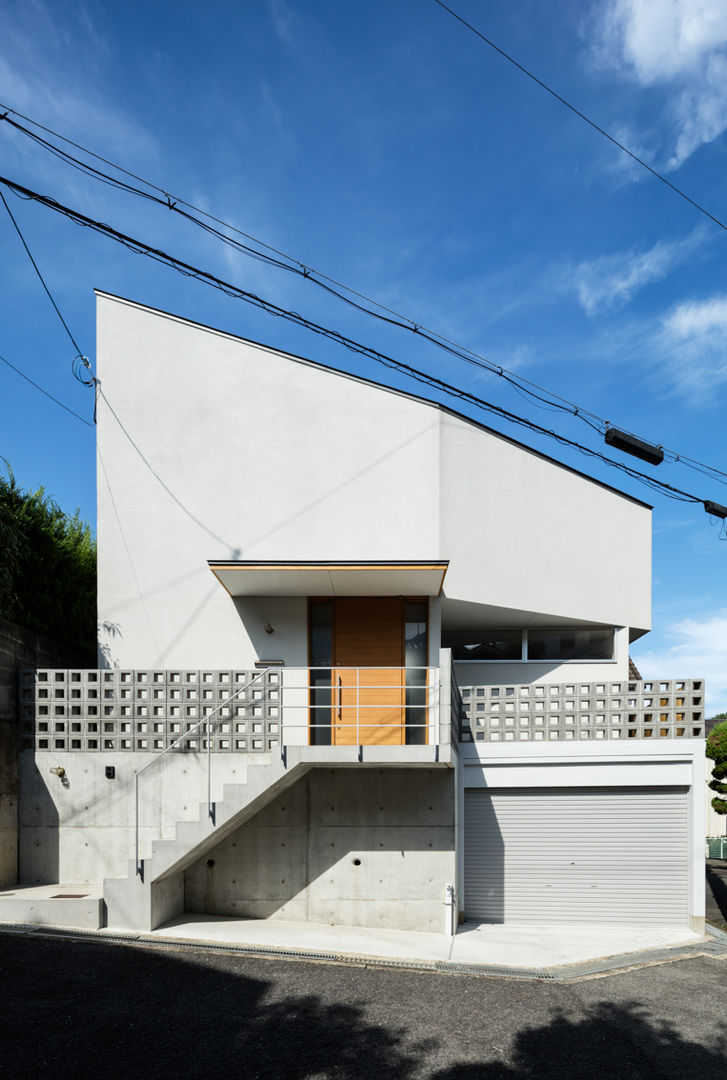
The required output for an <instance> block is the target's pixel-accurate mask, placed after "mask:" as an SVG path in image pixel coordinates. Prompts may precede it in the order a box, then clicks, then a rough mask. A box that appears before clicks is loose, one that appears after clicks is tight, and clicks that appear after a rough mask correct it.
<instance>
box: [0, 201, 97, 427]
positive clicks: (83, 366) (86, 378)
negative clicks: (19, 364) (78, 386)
mask: <svg viewBox="0 0 727 1080" xmlns="http://www.w3.org/2000/svg"><path fill="white" fill-rule="evenodd" d="M0 199H2V202H3V206H4V207H5V209H6V210H7V212H8V216H9V218H10V220H11V221H12V223H13V226H14V227H15V231H16V233H17V234H18V236H19V237H20V242H21V244H22V245H23V247H24V248H25V251H26V254H27V256H28V258H29V259H30V262H31V264H32V266H33V269H34V270H35V272H36V274H37V275H38V278H39V279H40V283H41V285H42V286H43V288H44V289H45V292H46V295H47V297H48V299H49V300H50V302H51V304H52V305H53V309H54V311H55V313H56V315H57V316H58V318H59V319H60V320H61V323H62V325H63V329H64V330H65V332H66V333H67V334H68V337H69V339H70V342H71V345H73V348H74V349H75V350H76V355H75V356H74V358H73V361H72V363H71V370H72V371H73V375H74V377H75V378H76V379H78V381H79V382H80V383H82V384H83V385H84V386H94V385H95V383H96V380H95V378H94V376H93V374H92V373H91V364H90V363H89V360H88V357H87V356H84V354H83V353H82V352H81V349H80V346H79V344H78V342H77V341H76V339H75V337H74V336H73V334H72V333H71V331H70V329H69V327H68V323H67V322H66V320H65V319H64V318H63V316H62V315H61V309H60V308H59V307H58V304H57V303H56V302H55V299H54V297H53V294H52V292H51V291H50V289H49V288H48V286H47V284H46V282H45V278H44V277H43V275H42V274H41V272H40V268H39V266H38V264H37V262H36V261H35V259H34V258H33V254H32V252H31V250H30V248H29V247H28V244H27V241H26V239H25V237H24V236H23V234H22V232H21V230H20V226H19V225H18V223H17V221H16V220H15V217H14V216H13V212H12V210H11V209H10V207H9V206H8V204H7V202H6V201H5V196H4V195H3V193H2V192H1V191H0ZM5 363H9V361H5ZM12 366H13V365H12V364H10V367H12ZM15 370H17V369H15ZM18 374H21V375H22V372H18ZM23 378H26V376H25V375H23ZM28 381H29V382H32V380H31V379H29V380H28ZM36 385H37V384H36V383H33V386H36ZM37 388H38V390H42V387H40V386H38V387H37ZM42 392H43V393H46V391H45V390H42ZM48 397H52V395H51V394H48ZM53 400H54V401H55V398H53ZM58 404H59V405H61V402H60V401H59V402H58ZM62 407H63V408H64V409H65V407H66V406H65V405H63V406H62ZM69 411H72V410H69ZM77 415H78V414H77V413H74V416H77ZM93 418H94V421H95V419H96V409H95V407H94V414H93Z"/></svg>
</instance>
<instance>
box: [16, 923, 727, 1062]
mask: <svg viewBox="0 0 727 1080" xmlns="http://www.w3.org/2000/svg"><path fill="white" fill-rule="evenodd" d="M0 972H2V1008H0V1076H2V1077H3V1078H5V1077H12V1078H13V1080H21V1078H22V1080H25V1078H31V1077H32V1078H35V1077H54V1078H61V1080H64V1078H66V1077H68V1078H74V1080H99V1078H110V1080H113V1078H115V1077H119V1078H121V1077H124V1078H127V1080H134V1078H137V1077H145V1078H146V1077H152V1078H154V1080H163V1078H167V1077H173V1078H186V1077H194V1078H197V1080H208V1078H209V1080H212V1078H215V1080H219V1078H223V1080H228V1078H230V1080H231V1078H233V1077H234V1078H245V1080H248V1078H255V1077H265V1078H268V1077H270V1078H272V1077H274V1078H276V1080H277V1078H281V1080H283V1078H284V1080H287V1078H291V1080H303V1078H311V1080H327V1078H329V1077H330V1078H342V1080H359V1078H361V1080H363V1078H369V1077H393V1078H407V1080H409V1078H412V1080H415V1078H416V1080H419V1078H437V1080H536V1078H537V1080H549V1078H553V1080H556V1078H557V1080H576V1078H577V1080H596V1078H598V1080H637V1078H638V1080H647V1078H648V1080H662V1078H664V1080H666V1078H669V1080H672V1078H673V1080H677V1078H678V1080H684V1078H685V1077H690V1078H691V1077H694V1078H699V1080H712V1078H715V1080H717V1078H719V1080H724V1078H725V1075H726V1070H727V1025H726V1024H725V1007H724V1003H725V989H726V988H727V960H720V959H717V958H711V957H710V958H702V957H697V958H693V959H689V960H682V961H677V962H671V963H667V964H661V965H657V966H652V967H647V968H641V969H639V970H637V971H632V972H626V973H623V974H618V975H611V976H608V977H599V978H591V979H588V980H584V981H580V982H577V983H568V984H562V983H548V982H529V981H519V980H515V979H502V978H476V977H471V976H458V975H451V974H430V973H413V972H408V971H395V970H382V969H373V968H368V969H367V968H359V967H346V966H342V965H334V964H312V963H307V962H305V963H304V962H300V961H285V960H278V959H256V958H250V957H244V956H240V955H235V954H223V953H219V952H204V951H196V950H191V949H189V948H184V949H174V948H171V947H165V948H162V947H158V946H157V947H153V948H149V947H146V946H143V947H142V946H134V945H122V944H112V943H101V942H96V941H94V942H85V941H71V940H57V939H55V940H54V939H51V938H44V937H42V936H40V935H39V934H30V935H27V936H22V935H15V934H0Z"/></svg>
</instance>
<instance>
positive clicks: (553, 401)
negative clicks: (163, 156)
mask: <svg viewBox="0 0 727 1080" xmlns="http://www.w3.org/2000/svg"><path fill="white" fill-rule="evenodd" d="M448 10H449V9H448ZM0 108H6V109H7V107H6V106H1V105H0ZM10 112H12V113H13V114H14V115H16V116H22V117H23V119H24V120H27V121H28V123H31V124H33V125H34V126H35V127H38V128H40V129H41V130H43V131H46V132H47V133H48V134H50V135H53V136H55V137H56V138H58V139H61V140H62V141H63V142H66V143H68V145H70V146H74V147H76V148H77V149H79V150H81V151H82V152H83V153H85V154H87V155H89V156H90V157H93V158H95V159H96V160H97V161H102V162H104V164H107V165H110V166H111V168H113V169H116V170H117V171H118V172H121V173H123V174H124V175H126V176H130V177H131V178H132V179H135V180H139V182H140V183H142V184H144V185H145V186H146V187H149V188H151V189H152V190H154V191H158V192H159V193H161V194H162V195H163V196H164V199H159V198H157V197H155V196H154V195H150V194H149V192H146V191H143V190H141V189H139V188H137V187H135V186H134V185H132V184H127V183H126V182H124V181H120V180H118V179H116V178H115V177H112V176H109V175H108V174H107V173H104V172H103V171H102V170H100V169H96V168H95V167H94V166H92V165H89V164H87V163H86V162H83V161H80V160H79V159H78V158H76V157H74V156H73V155H72V154H68V153H67V152H66V151H64V150H62V149H61V148H60V147H56V146H54V145H53V144H52V143H50V142H49V141H48V140H47V139H43V138H42V137H41V136H39V135H36V134H35V133H34V132H32V131H29V130H28V129H27V128H25V127H24V126H23V125H22V124H19V123H17V121H15V120H11V119H10V118H9V116H8V113H10ZM0 120H6V121H7V122H8V123H9V124H10V125H11V126H12V127H13V128H15V129H16V130H17V131H19V132H21V133H22V134H24V135H26V136H27V137H29V138H30V139H32V140H33V141H34V142H36V143H37V144H38V145H40V146H42V147H43V148H44V149H46V150H48V151H49V152H50V153H52V154H54V155H55V156H56V157H58V158H60V160H62V161H64V162H65V163H66V164H68V165H70V166H71V167H72V168H75V169H77V170H78V171H80V172H82V173H84V174H86V175H90V176H92V177H93V178H95V179H97V180H99V181H100V182H101V183H104V184H107V185H109V186H111V187H114V188H117V189H118V190H122V191H126V192H127V193H129V194H132V195H137V196H139V197H141V198H144V199H147V200H148V201H150V202H153V203H156V204H158V205H160V206H163V207H165V208H166V209H169V210H171V211H174V212H176V213H178V214H181V216H182V217H184V218H186V219H187V220H188V221H190V222H192V223H193V224H195V225H198V226H199V227H200V228H202V229H204V230H205V231H206V232H208V233H210V234H211V235H213V236H216V237H217V238H218V239H220V240H222V241H223V242H224V243H226V244H227V245H228V246H230V247H233V248H234V249H236V250H238V251H240V252H242V253H243V254H245V255H247V256H249V257H252V258H255V259H258V260H259V261H261V262H264V263H267V264H268V265H271V266H274V267H276V268H278V269H281V270H287V271H289V272H292V273H295V274H298V275H299V276H301V277H303V278H305V279H306V280H308V281H311V282H312V283H313V284H315V285H318V286H319V287H320V288H323V289H324V290H325V291H326V292H328V293H330V294H331V295H333V296H336V297H337V298H338V299H339V300H342V301H343V302H344V303H346V304H349V305H350V306H352V307H354V308H356V309H357V310H358V311H361V312H363V313H364V314H367V315H371V316H372V317H373V318H376V319H379V320H381V321H383V322H386V323H388V324H389V325H391V326H396V327H398V328H400V329H403V330H407V331H410V332H412V333H415V334H417V335H418V336H419V337H421V338H423V339H424V340H426V341H429V342H430V343H431V344H433V345H436V346H437V348H440V349H442V350H443V351H445V352H447V353H449V354H450V355H452V356H454V357H456V358H459V359H461V360H463V361H465V363H468V364H472V365H473V366H475V367H479V368H481V369H483V370H484V371H487V372H489V373H490V374H495V375H498V376H499V377H500V378H502V379H504V380H505V381H506V382H507V383H509V384H510V385H511V386H512V387H513V389H514V390H515V391H516V392H517V393H518V394H520V396H521V397H523V396H524V395H527V396H528V398H530V399H531V400H532V401H534V402H536V404H537V403H538V402H540V405H537V407H539V408H545V409H547V410H549V411H560V412H564V413H568V414H570V415H572V416H574V417H575V418H576V419H579V420H581V421H583V423H585V424H587V425H588V427H590V428H592V429H593V430H594V431H597V432H598V433H599V434H600V435H604V434H605V432H606V430H607V428H608V427H609V426H610V421H608V420H606V419H605V418H603V417H601V416H598V414H597V413H593V412H590V411H589V410H588V409H584V408H582V407H581V406H579V405H576V404H575V402H572V401H569V400H568V399H567V398H563V397H561V396H560V395H559V394H556V393H554V392H553V391H552V390H548V389H547V388H545V387H543V386H540V385H539V384H538V383H535V382H532V381H531V380H530V379H523V377H522V376H520V375H516V374H515V373H514V372H511V371H508V370H507V368H504V367H502V366H501V365H498V364H495V363H493V362H492V361H490V360H487V359H486V358H485V357H483V356H481V355H479V354H478V353H475V352H473V351H472V350H471V349H468V348H466V347H465V346H460V345H457V344H456V343H455V342H453V341H451V340H450V339H449V338H446V337H444V336H443V335H441V334H439V333H437V332H436V331H434V330H429V329H427V328H426V327H424V326H422V325H420V324H417V323H416V322H414V320H412V319H410V318H409V317H408V316H406V315H401V314H400V313H398V312H396V311H394V310H393V309H391V308H387V307H386V306H385V305H383V304H380V303H379V302H378V301H376V300H372V299H371V298H370V297H367V296H365V295H364V294H363V293H360V292H357V291H356V290H354V289H351V288H350V287H349V286H347V285H343V284H342V283H341V282H338V281H336V280H335V278H331V277H328V276H327V275H326V274H323V273H322V272H321V271H317V270H314V269H312V268H311V267H309V266H307V265H306V264H304V263H302V262H300V261H299V260H297V259H294V258H293V257H292V256H289V255H286V254H285V253H284V252H281V251H279V250H278V249H277V248H273V247H271V246H270V245H269V244H266V243H265V242H264V241H262V240H258V239H256V238H255V237H253V236H251V235H250V234H249V233H244V232H242V231H241V230H240V229H237V228H236V227H235V226H234V225H230V224H229V223H227V222H224V221H222V220H221V219H220V218H216V217H215V216H214V215H212V214H209V213H207V212H206V211H204V210H201V209H200V208H199V207H195V206H194V205H193V204H191V203H188V202H185V200H184V199H181V198H178V197H176V196H172V195H169V193H168V192H166V191H165V190H164V189H163V188H160V187H158V186H156V185H155V184H152V183H151V182H150V181H148V180H144V179H143V178H141V177H139V176H137V175H136V173H133V172H130V171H129V170H128V169H125V168H123V167H122V166H121V165H117V164H115V163H114V162H111V161H109V160H108V159H107V158H104V157H101V156H100V155H99V154H96V153H95V152H94V151H93V150H89V149H88V148H87V147H83V146H81V145H80V144H78V143H75V142H73V140H72V139H68V138H66V137H65V136H64V135H60V134H59V133H58V132H56V131H53V129H52V128H47V127H44V125H43V124H39V123H38V122H37V121H35V120H32V119H30V118H29V117H27V116H24V114H23V113H19V112H17V111H16V110H14V109H7V111H6V112H5V114H4V115H0ZM180 206H186V207H188V208H189V209H191V210H194V211H195V213H199V214H202V215H203V216H204V217H207V218H208V219H209V220H212V221H216V222H217V223H218V224H220V225H222V226H223V227H224V228H226V229H230V230H231V231H232V232H235V233H237V234H238V235H240V236H244V237H245V238H246V239H249V240H251V241H252V242H253V243H255V244H258V245H259V246H261V247H264V248H266V249H267V250H268V251H274V252H275V253H276V254H277V255H280V256H281V259H286V260H287V262H281V261H280V259H273V258H271V257H270V256H268V255H265V254H264V253H263V252H259V251H256V250H255V249H254V248H250V247H249V246H248V245H246V244H241V243H240V242H239V241H236V240H234V238H232V237H229V236H226V235H225V234H224V233H221V232H220V231H219V230H218V229H215V228H212V227H210V226H208V225H206V224H205V223H204V222H202V221H200V220H199V218H197V217H195V216H194V215H193V214H189V213H187V212H186V211H184V210H181V209H180ZM319 279H320V280H319ZM325 282H330V283H331V284H332V285H337V286H338V287H339V288H341V289H343V290H344V291H345V292H347V293H349V294H351V295H352V296H357V297H358V298H359V299H361V300H365V301H366V303H367V304H373V305H374V307H376V308H379V311H374V310H371V308H368V307H366V306H364V305H363V304H359V303H356V302H355V301H352V300H350V299H349V297H348V296H344V295H343V294H341V293H340V292H338V291H337V289H334V288H332V287H331V286H330V285H327V284H325ZM380 311H386V312H387V313H388V314H389V315H390V316H392V317H391V318H387V317H386V316H383V315H381V314H380V313H379V312H380ZM81 381H84V380H81ZM86 385H88V383H86ZM531 388H532V389H531ZM535 391H541V393H536V392H535ZM543 395H547V396H543ZM594 421H595V422H594ZM629 434H635V433H634V432H629ZM662 449H663V450H664V452H665V454H666V455H668V457H667V460H671V461H674V462H681V463H682V464H685V465H687V466H688V467H689V468H693V469H695V470H696V471H697V472H701V473H702V474H703V475H705V476H709V477H711V478H712V479H715V480H717V482H718V483H721V484H727V473H725V472H722V470H720V469H717V468H715V467H714V466H712V465H705V464H704V463H703V462H698V461H695V460H694V459H693V458H690V457H687V456H686V455H684V454H680V453H679V452H677V451H674V450H668V449H667V448H665V447H662ZM719 477H724V478H725V479H719Z"/></svg>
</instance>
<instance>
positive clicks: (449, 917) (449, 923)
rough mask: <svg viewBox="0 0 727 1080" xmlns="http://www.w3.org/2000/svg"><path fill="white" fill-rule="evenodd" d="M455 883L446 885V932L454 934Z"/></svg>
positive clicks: (449, 934)
mask: <svg viewBox="0 0 727 1080" xmlns="http://www.w3.org/2000/svg"><path fill="white" fill-rule="evenodd" d="M454 910H455V908H454V885H449V884H448V885H445V886H444V933H445V934H446V935H447V937H453V936H454Z"/></svg>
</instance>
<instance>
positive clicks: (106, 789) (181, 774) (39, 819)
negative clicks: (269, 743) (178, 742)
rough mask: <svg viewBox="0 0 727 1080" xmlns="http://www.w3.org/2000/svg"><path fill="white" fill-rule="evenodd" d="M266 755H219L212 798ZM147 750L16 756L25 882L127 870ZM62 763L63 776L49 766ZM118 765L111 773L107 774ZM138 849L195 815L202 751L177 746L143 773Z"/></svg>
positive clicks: (202, 791) (200, 797) (202, 778)
mask: <svg viewBox="0 0 727 1080" xmlns="http://www.w3.org/2000/svg"><path fill="white" fill-rule="evenodd" d="M251 759H252V760H254V761H255V762H256V763H258V764H259V763H261V762H264V761H265V760H266V758H265V756H264V755H261V754H256V755H251V754H217V755H215V757H214V759H213V768H212V798H213V800H216V801H219V800H220V799H221V798H222V789H223V785H224V784H226V783H244V782H245V779H246V776H247V768H248V764H249V762H250V760H251ZM149 760H150V755H149V754H148V753H137V752H133V751H132V752H130V753H124V752H120V751H117V752H109V753H105V754H100V753H85V752H75V753H61V752H57V751H52V752H50V753H34V752H33V751H32V750H25V751H23V752H22V753H21V754H20V757H19V789H20V813H19V830H18V832H19V836H18V847H19V858H18V863H19V878H20V881H21V882H22V883H23V884H24V885H40V884H52V883H54V882H73V883H81V882H91V883H93V882H100V881H101V880H102V879H103V878H105V877H122V876H125V875H126V870H127V861H128V860H129V859H132V858H133V857H134V805H135V802H134V773H135V771H136V770H138V769H141V768H143V767H144V766H145V765H148V764H149ZM58 767H61V768H62V769H63V770H64V775H63V776H62V777H59V776H58V775H56V774H54V773H52V772H51V769H53V768H58ZM107 767H111V768H113V769H114V777H113V779H109V778H108V777H107V776H106V769H107ZM139 792H140V800H139V804H140V815H139V820H140V826H141V828H140V840H141V846H140V854H141V857H142V858H145V857H148V856H149V855H150V854H151V844H152V841H153V840H161V839H167V838H169V837H172V836H174V830H175V826H176V824H177V822H178V821H185V820H186V821H194V820H197V819H198V817H199V814H200V803H202V802H203V801H204V800H205V799H206V797H207V761H206V756H205V755H204V754H196V753H192V754H185V753H175V752H172V753H170V754H168V755H167V756H166V757H164V758H162V759H161V761H159V762H158V764H156V765H154V766H153V767H152V768H151V769H150V770H149V771H148V772H147V773H145V774H144V775H143V776H142V777H141V779H140V785H139Z"/></svg>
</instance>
